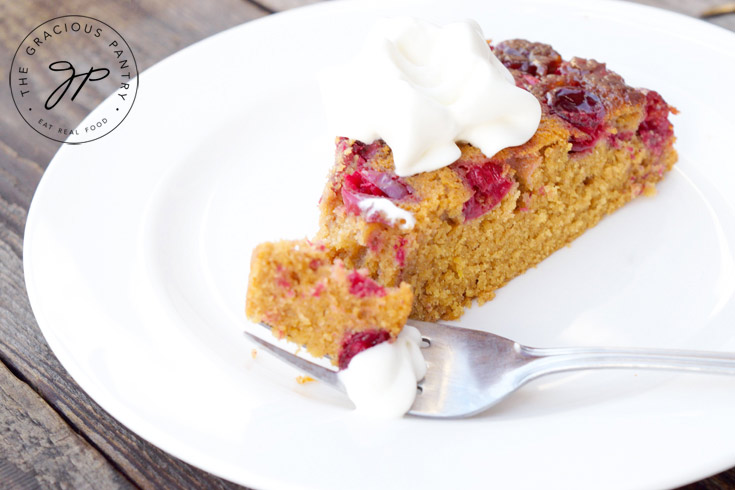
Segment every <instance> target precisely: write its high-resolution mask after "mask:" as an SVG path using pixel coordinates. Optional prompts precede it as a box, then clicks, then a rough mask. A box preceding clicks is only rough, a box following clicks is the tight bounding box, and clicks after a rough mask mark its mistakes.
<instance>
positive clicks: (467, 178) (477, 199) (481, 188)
mask: <svg viewBox="0 0 735 490" xmlns="http://www.w3.org/2000/svg"><path fill="white" fill-rule="evenodd" d="M452 168H453V169H454V171H455V172H457V174H459V176H460V177H462V180H464V183H465V185H466V186H467V187H469V188H470V189H471V190H472V191H473V195H472V197H470V199H469V200H468V201H467V202H465V203H464V206H463V208H462V212H463V214H464V217H465V220H467V221H468V220H471V219H475V218H477V217H479V216H482V215H483V214H485V213H487V212H488V211H490V210H491V209H493V208H494V207H495V206H497V205H498V204H500V201H502V200H503V197H505V195H506V194H507V193H508V192H509V191H510V189H511V188H512V187H513V181H512V180H510V179H509V178H508V177H506V176H505V175H504V172H503V166H502V165H501V164H499V163H495V162H493V161H491V160H488V161H486V162H483V163H480V164H477V163H466V162H461V161H460V162H456V163H454V164H452Z"/></svg>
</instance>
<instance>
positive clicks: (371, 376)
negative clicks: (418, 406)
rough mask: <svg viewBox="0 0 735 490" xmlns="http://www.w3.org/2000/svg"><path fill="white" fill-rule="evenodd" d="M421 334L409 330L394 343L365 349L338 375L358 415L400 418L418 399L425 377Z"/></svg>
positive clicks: (399, 335)
mask: <svg viewBox="0 0 735 490" xmlns="http://www.w3.org/2000/svg"><path fill="white" fill-rule="evenodd" d="M420 345H421V333H420V332H419V331H418V330H417V329H416V328H414V327H410V326H406V327H404V328H403V330H402V331H401V333H400V334H398V337H397V338H396V340H395V341H394V342H382V343H380V344H378V345H376V346H374V347H371V348H369V349H365V350H364V351H362V352H360V353H359V354H357V355H356V356H355V357H353V358H352V360H351V361H350V364H349V366H348V367H347V369H343V370H342V371H340V372H339V379H340V381H341V382H342V384H343V385H344V387H345V389H346V390H347V396H349V397H350V400H352V402H353V403H354V404H355V408H356V410H357V411H358V412H362V413H365V414H366V415H369V416H373V417H400V416H402V415H403V414H405V413H406V412H408V410H409V409H410V408H411V405H413V402H414V399H415V398H416V383H417V382H418V381H420V380H421V379H423V377H424V375H425V374H426V362H425V361H424V356H423V355H422V354H421V347H420Z"/></svg>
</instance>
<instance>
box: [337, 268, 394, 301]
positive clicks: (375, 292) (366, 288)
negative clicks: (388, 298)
mask: <svg viewBox="0 0 735 490" xmlns="http://www.w3.org/2000/svg"><path fill="white" fill-rule="evenodd" d="M347 280H348V281H350V294H352V295H355V296H357V297H358V298H365V297H367V296H380V297H383V296H385V295H386V294H387V293H386V292H385V288H384V287H383V286H381V285H380V284H378V283H377V282H375V281H373V280H372V279H370V278H369V277H367V276H364V275H362V274H360V273H359V272H357V271H352V272H350V274H349V275H348V276H347Z"/></svg>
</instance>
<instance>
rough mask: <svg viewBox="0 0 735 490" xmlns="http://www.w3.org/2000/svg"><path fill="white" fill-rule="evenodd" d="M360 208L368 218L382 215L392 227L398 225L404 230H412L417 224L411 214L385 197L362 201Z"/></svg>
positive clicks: (359, 204)
mask: <svg viewBox="0 0 735 490" xmlns="http://www.w3.org/2000/svg"><path fill="white" fill-rule="evenodd" d="M358 206H359V207H360V211H362V212H363V213H365V217H366V218H370V217H372V216H373V215H375V214H380V215H382V217H383V219H385V220H386V221H387V222H388V224H389V225H390V226H395V225H396V224H398V226H399V228H401V229H402V230H410V229H412V228H413V227H414V225H415V224H416V218H414V217H413V214H411V212H409V211H406V210H405V209H401V208H399V207H398V206H396V205H395V204H393V201H391V200H390V199H386V198H385V197H369V198H366V199H363V200H362V201H360V202H359V203H358Z"/></svg>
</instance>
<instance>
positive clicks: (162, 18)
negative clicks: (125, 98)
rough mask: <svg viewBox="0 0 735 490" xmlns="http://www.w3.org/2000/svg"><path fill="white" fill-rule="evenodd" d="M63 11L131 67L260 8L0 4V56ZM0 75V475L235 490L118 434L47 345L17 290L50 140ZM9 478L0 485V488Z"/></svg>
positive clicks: (220, 3)
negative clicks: (128, 51)
mask: <svg viewBox="0 0 735 490" xmlns="http://www.w3.org/2000/svg"><path fill="white" fill-rule="evenodd" d="M215 4H216V5H215ZM70 12H74V13H81V12H83V13H84V15H89V16H92V17H98V18H101V19H103V20H105V21H107V22H108V23H110V24H112V25H114V27H115V28H116V29H117V30H118V31H119V32H120V33H121V34H122V35H123V36H124V37H125V39H126V40H127V41H128V43H129V44H130V45H131V48H132V49H133V51H134V53H135V56H136V59H137V62H138V67H139V70H140V71H143V70H144V69H145V68H147V67H149V66H151V65H153V64H154V63H156V62H157V61H160V60H161V59H163V58H165V57H166V56H168V55H170V54H172V53H174V52H176V51H178V50H180V49H182V48H184V47H186V46H187V45H189V44H192V43H194V42H196V41H198V40H200V39H203V38H205V37H207V36H210V35H212V34H214V33H217V32H220V31H222V30H224V29H227V28H229V27H232V26H235V25H238V24H240V23H243V22H246V21H248V20H251V19H254V18H258V17H262V16H263V15H267V13H268V12H267V11H265V10H263V9H261V8H259V7H257V6H255V5H253V4H251V3H248V2H244V1H241V0H216V2H214V1H213V2H209V3H207V2H195V1H187V2H173V1H156V2H147V3H145V4H143V3H139V2H112V1H106V2H105V1H102V2H96V3H93V4H92V3H88V2H82V1H65V2H63V3H51V2H26V3H23V2H14V3H11V2H2V3H0V59H2V60H9V59H11V57H12V53H13V52H14V51H15V49H16V47H17V45H18V43H19V42H20V40H22V39H23V38H24V37H25V35H26V34H27V33H28V32H29V31H30V30H31V29H32V28H34V27H35V26H36V25H38V24H39V23H41V22H43V21H45V20H46V19H50V18H53V17H57V16H59V15H66V14H69V13H70ZM8 65H9V63H8ZM0 77H2V78H1V79H0V87H1V88H0V90H1V91H2V92H0V94H1V97H0V292H1V293H2V296H0V361H1V362H2V364H0V374H1V375H2V377H0V386H1V387H2V390H1V391H0V394H2V399H1V400H2V407H3V410H2V412H0V413H2V416H1V417H0V448H2V452H1V453H0V455H1V456H2V457H1V458H0V459H1V460H2V461H4V463H3V466H2V471H3V473H0V475H4V476H6V477H8V478H9V477H10V476H13V478H14V481H15V483H18V482H21V483H22V485H23V488H26V484H28V485H32V486H35V485H39V486H40V488H49V487H60V488H128V487H133V488H134V487H140V488H151V489H154V488H222V489H234V488H241V487H239V486H238V485H234V484H232V483H229V482H226V481H224V480H221V479H219V478H216V477H214V476H212V475H210V474H208V473H206V472H203V471H201V470H198V469H196V468H193V467H192V466H190V465H187V464H185V463H183V462H181V461H179V460H178V459H176V458H174V457H172V456H170V455H168V454H166V453H164V452H163V451H161V450H159V449H157V448H156V447H154V446H152V445H151V444H149V443H147V442H146V441H144V440H142V439H141V438H139V437H138V436H137V435H135V434H133V433H132V432H130V431H129V430H127V429H126V428H125V427H123V426H122V425H121V424H119V423H118V422H117V421H116V420H115V419H113V418H112V417H110V416H109V415H108V414H107V413H106V412H104V411H103V410H102V409H101V408H100V407H99V406H98V405H97V404H96V403H94V402H93V401H92V400H91V399H89V397H88V396H87V395H86V393H84V392H83V391H82V390H81V389H80V388H79V387H78V386H77V385H76V383H74V381H73V380H72V379H71V378H70V377H69V375H68V374H67V373H66V371H65V370H64V369H63V368H62V367H61V365H60V364H59V362H58V361H57V359H56V357H55V356H54V355H53V353H52V352H51V351H50V349H49V348H48V346H47V344H46V342H45V340H44V339H43V336H42V335H41V332H40V330H39V329H38V326H37V325H36V322H35V320H34V318H33V315H32V313H31V309H30V305H29V304H28V300H27V295H26V292H25V286H24V280H23V267H22V237H23V229H24V224H25V220H26V216H27V211H28V207H29V205H30V202H31V198H32V196H33V192H34V190H35V188H36V186H37V185H38V181H39V180H40V177H41V175H42V173H43V171H44V169H45V168H46V166H47V165H48V163H49V161H50V160H51V158H52V157H53V155H54V153H55V152H56V151H57V150H58V147H59V143H56V142H53V141H51V140H47V139H45V138H39V137H38V135H37V134H36V133H35V132H34V131H33V130H32V129H31V128H30V127H28V126H27V125H26V124H25V123H23V121H22V120H20V118H19V116H18V114H17V112H15V107H14V106H13V103H12V100H11V98H10V96H9V94H8V85H7V68H6V66H5V65H4V66H3V70H2V72H1V74H0ZM6 366H7V367H6ZM8 367H9V368H10V370H9V369H8ZM10 371H12V372H13V373H14V374H15V376H14V375H13V374H10ZM54 417H55V418H54ZM39 433H45V434H48V437H51V438H52V439H49V440H50V441H52V443H49V444H45V442H44V441H45V440H42V439H40V438H39V435H38V434H39ZM39 442H41V443H44V444H42V445H41V446H37V445H38V443H39ZM54 448H56V449H54ZM40 449H43V450H40ZM10 484H11V482H9V481H8V480H5V479H3V480H2V481H0V486H2V487H3V488H6V486H8V485H10Z"/></svg>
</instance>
